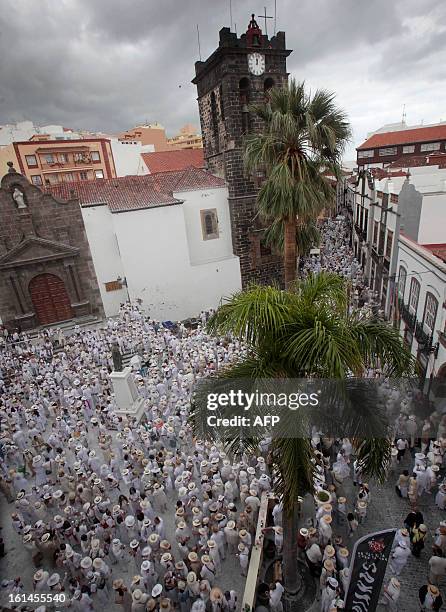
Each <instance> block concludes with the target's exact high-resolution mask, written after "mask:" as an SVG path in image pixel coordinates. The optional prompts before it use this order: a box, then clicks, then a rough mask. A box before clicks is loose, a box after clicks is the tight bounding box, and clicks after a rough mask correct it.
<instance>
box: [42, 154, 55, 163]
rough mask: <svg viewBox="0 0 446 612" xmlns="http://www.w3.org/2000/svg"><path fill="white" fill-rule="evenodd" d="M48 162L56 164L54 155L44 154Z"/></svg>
mask: <svg viewBox="0 0 446 612" xmlns="http://www.w3.org/2000/svg"><path fill="white" fill-rule="evenodd" d="M43 157H44V159H45V161H46V163H47V164H54V155H51V154H48V155H44V156H43Z"/></svg>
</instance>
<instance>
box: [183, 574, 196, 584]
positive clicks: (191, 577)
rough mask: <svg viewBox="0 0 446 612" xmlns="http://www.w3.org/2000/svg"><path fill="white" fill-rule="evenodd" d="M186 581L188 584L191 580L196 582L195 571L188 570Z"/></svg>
mask: <svg viewBox="0 0 446 612" xmlns="http://www.w3.org/2000/svg"><path fill="white" fill-rule="evenodd" d="M186 581H187V582H188V583H189V584H191V583H192V582H197V574H196V573H195V572H189V573H188V575H187V578H186Z"/></svg>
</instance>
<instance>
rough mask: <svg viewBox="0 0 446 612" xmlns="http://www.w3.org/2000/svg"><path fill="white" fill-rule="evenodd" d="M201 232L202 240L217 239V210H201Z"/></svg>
mask: <svg viewBox="0 0 446 612" xmlns="http://www.w3.org/2000/svg"><path fill="white" fill-rule="evenodd" d="M200 215H201V230H202V233H203V240H212V239H214V238H218V235H219V232H218V217H217V209H216V208H211V209H207V210H201V211H200Z"/></svg>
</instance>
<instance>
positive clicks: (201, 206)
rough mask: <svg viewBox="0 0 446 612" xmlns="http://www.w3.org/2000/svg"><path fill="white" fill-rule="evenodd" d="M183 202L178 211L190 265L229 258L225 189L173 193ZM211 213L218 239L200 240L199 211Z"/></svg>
mask: <svg viewBox="0 0 446 612" xmlns="http://www.w3.org/2000/svg"><path fill="white" fill-rule="evenodd" d="M174 196H175V197H176V198H178V199H179V200H184V203H183V206H182V209H183V214H184V221H185V225H186V234H187V243H188V249H189V257H190V262H191V264H192V265H193V266H195V265H199V264H203V263H208V262H211V261H217V260H219V259H225V258H227V257H233V253H232V238H231V221H230V217H229V206H228V190H227V189H226V188H224V189H222V188H219V189H200V190H196V191H188V192H183V193H181V192H178V193H177V192H175V193H174ZM205 210H215V211H216V213H217V217H218V238H211V239H208V240H205V239H204V238H203V228H202V216H201V211H205Z"/></svg>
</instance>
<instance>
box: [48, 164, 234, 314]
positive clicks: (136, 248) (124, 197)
mask: <svg viewBox="0 0 446 612" xmlns="http://www.w3.org/2000/svg"><path fill="white" fill-rule="evenodd" d="M51 191H52V193H53V194H54V195H55V197H57V198H60V199H72V198H73V195H74V196H75V197H76V198H77V199H79V202H80V205H81V206H82V213H83V218H84V223H85V228H86V232H87V236H88V240H89V244H90V250H91V254H92V257H93V262H94V266H95V270H96V275H97V278H98V282H99V286H100V291H101V296H102V300H103V304H104V309H105V313H106V315H107V316H112V315H115V314H117V312H118V309H119V305H120V304H121V303H122V302H124V301H125V300H126V299H127V298H130V299H131V300H132V301H137V302H139V303H140V304H141V306H142V307H143V309H144V311H145V312H146V313H147V314H148V315H150V316H151V317H154V318H156V319H159V320H181V319H185V318H187V317H191V316H196V315H197V314H198V313H199V312H200V311H201V310H203V309H206V308H209V307H216V306H218V304H219V302H220V300H221V299H222V298H223V297H225V296H229V295H231V294H232V293H234V292H235V291H238V290H240V289H241V277H240V264H239V259H238V257H236V256H234V254H233V252H232V237H231V223H230V216H229V207H228V199H227V198H228V193H227V189H226V186H225V183H224V181H223V180H222V179H220V178H218V177H215V176H213V175H212V174H210V173H208V172H206V171H204V170H200V169H197V168H188V169H186V170H182V171H179V172H164V173H159V174H151V175H147V176H132V177H123V178H118V179H110V180H102V181H85V182H79V183H70V184H61V185H58V186H54V187H52V188H51Z"/></svg>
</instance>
